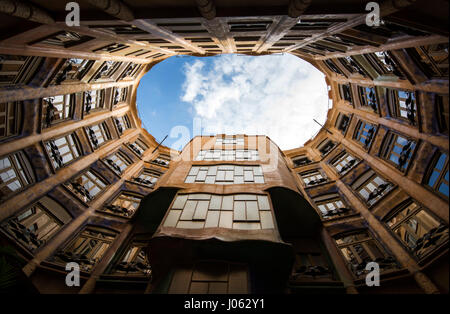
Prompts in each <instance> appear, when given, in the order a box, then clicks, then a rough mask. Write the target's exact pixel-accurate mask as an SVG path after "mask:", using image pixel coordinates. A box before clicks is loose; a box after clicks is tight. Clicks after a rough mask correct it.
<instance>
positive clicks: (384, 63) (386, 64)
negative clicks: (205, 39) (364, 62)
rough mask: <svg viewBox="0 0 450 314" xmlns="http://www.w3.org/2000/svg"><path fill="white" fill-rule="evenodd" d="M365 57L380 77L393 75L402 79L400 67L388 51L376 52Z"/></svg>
mask: <svg viewBox="0 0 450 314" xmlns="http://www.w3.org/2000/svg"><path fill="white" fill-rule="evenodd" d="M365 57H366V58H367V59H368V60H369V62H370V64H371V65H372V67H373V68H374V69H375V70H376V71H377V72H378V73H379V74H380V75H385V74H393V75H395V76H397V77H399V78H403V77H404V75H403V73H402V71H401V68H400V66H399V65H398V63H397V61H396V60H395V58H394V57H393V56H392V55H391V53H390V52H389V51H378V52H375V53H370V54H367V55H365Z"/></svg>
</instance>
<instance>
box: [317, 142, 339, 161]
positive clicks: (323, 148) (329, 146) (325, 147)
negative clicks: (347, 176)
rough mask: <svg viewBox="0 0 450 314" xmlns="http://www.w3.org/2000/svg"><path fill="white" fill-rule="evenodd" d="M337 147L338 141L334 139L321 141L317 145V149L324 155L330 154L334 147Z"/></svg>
mask: <svg viewBox="0 0 450 314" xmlns="http://www.w3.org/2000/svg"><path fill="white" fill-rule="evenodd" d="M335 147H336V143H335V142H333V141H332V140H329V139H326V140H324V141H323V142H322V143H320V145H319V146H317V149H318V150H319V151H320V153H321V154H322V157H324V156H326V155H328V153H329V152H331V151H332V150H333V148H335Z"/></svg>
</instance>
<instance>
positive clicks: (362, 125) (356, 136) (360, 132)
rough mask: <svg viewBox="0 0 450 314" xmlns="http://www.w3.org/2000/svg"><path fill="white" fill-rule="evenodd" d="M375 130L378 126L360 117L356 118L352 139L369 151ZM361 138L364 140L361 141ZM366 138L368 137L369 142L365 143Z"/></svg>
mask: <svg viewBox="0 0 450 314" xmlns="http://www.w3.org/2000/svg"><path fill="white" fill-rule="evenodd" d="M367 126H370V127H371V128H370V129H369V128H367ZM371 130H373V131H371ZM377 131H378V126H376V125H375V124H372V123H369V122H367V121H365V120H362V119H360V120H358V123H357V124H356V127H355V130H354V132H353V140H355V141H356V142H357V143H358V145H360V146H362V147H363V148H364V149H365V150H366V151H369V150H370V148H371V147H372V144H373V142H374V140H375V136H376V134H377ZM364 132H365V133H367V135H366V134H364ZM361 139H363V140H364V142H362V141H361ZM367 139H370V142H369V143H366V141H367Z"/></svg>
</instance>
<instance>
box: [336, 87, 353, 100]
mask: <svg viewBox="0 0 450 314" xmlns="http://www.w3.org/2000/svg"><path fill="white" fill-rule="evenodd" d="M339 94H340V96H341V99H343V100H345V101H348V102H349V103H350V104H352V103H353V98H352V88H351V87H350V84H339Z"/></svg>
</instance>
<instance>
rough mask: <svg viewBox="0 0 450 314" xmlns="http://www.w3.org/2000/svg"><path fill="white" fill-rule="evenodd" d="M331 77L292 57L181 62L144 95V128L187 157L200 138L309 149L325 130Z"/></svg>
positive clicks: (158, 68)
mask: <svg viewBox="0 0 450 314" xmlns="http://www.w3.org/2000/svg"><path fill="white" fill-rule="evenodd" d="M328 101H329V100H328V90H327V85H326V83H325V76H324V74H323V73H322V72H320V71H319V70H317V69H316V68H315V67H313V66H312V65H311V64H309V63H308V62H306V61H304V60H302V59H300V58H298V57H295V56H292V55H290V54H283V55H280V54H277V55H268V56H257V57H256V56H244V55H221V56H215V57H203V58H202V57H191V56H177V57H171V58H169V59H166V60H164V61H162V62H160V63H158V64H157V65H155V66H154V67H153V68H152V69H151V70H150V71H149V72H148V73H147V74H146V75H145V76H144V77H143V78H142V79H141V82H140V85H139V87H138V94H137V107H138V112H139V116H140V118H141V120H142V123H143V127H144V128H145V129H146V130H147V131H149V132H150V133H151V134H152V135H153V136H154V137H155V138H156V140H157V141H161V140H162V139H163V138H164V137H165V136H166V135H168V138H167V139H166V140H165V142H164V143H163V145H165V146H168V147H171V148H173V149H178V150H181V149H182V148H183V147H184V145H185V144H187V143H188V142H189V140H190V139H191V138H192V137H194V136H197V135H215V134H219V133H225V134H230V135H231V134H247V135H254V134H258V135H267V136H269V137H270V138H271V139H272V140H273V141H274V142H275V143H276V144H278V146H279V147H280V148H281V149H282V150H286V149H292V148H296V147H299V146H302V145H303V144H304V143H305V142H306V141H308V140H309V139H310V138H311V137H312V136H314V135H315V134H316V133H317V132H318V131H319V130H320V128H321V127H320V126H319V125H318V124H316V123H315V122H314V121H313V119H316V120H317V121H318V122H320V123H321V124H323V123H325V120H326V115H327V111H328Z"/></svg>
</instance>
